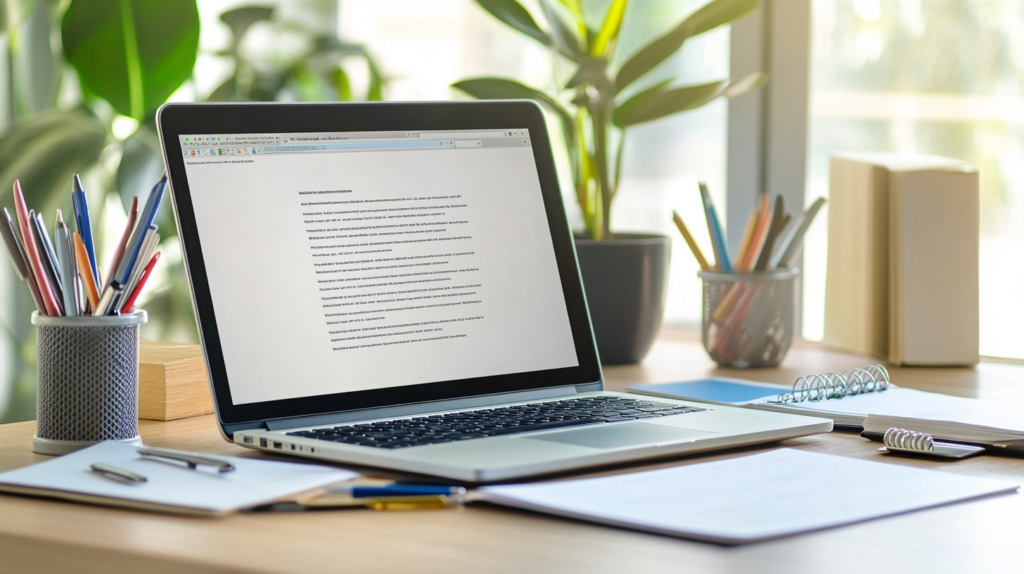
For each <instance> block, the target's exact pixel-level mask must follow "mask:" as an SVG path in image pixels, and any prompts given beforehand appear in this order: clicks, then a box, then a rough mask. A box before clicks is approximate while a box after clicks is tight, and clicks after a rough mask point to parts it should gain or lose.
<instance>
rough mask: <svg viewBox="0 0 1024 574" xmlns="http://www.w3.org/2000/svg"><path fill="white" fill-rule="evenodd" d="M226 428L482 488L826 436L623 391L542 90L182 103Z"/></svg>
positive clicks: (179, 192)
mask: <svg viewBox="0 0 1024 574" xmlns="http://www.w3.org/2000/svg"><path fill="white" fill-rule="evenodd" d="M158 124H159V132H160V139H161V144H162V148H163V152H164V160H165V165H166V169H167V174H168V176H169V180H170V188H171V197H172V199H173V202H172V204H173V206H174V215H175V217H176V219H177V223H178V229H179V232H180V237H181V243H182V249H183V252H184V260H185V266H186V269H187V272H188V278H189V283H190V287H191V293H192V300H193V303H194V308H195V313H196V321H197V323H198V327H199V335H200V338H201V341H202V346H203V350H204V353H205V358H206V363H207V369H208V373H209V378H210V383H211V386H212V390H213V397H214V404H215V406H216V412H217V419H218V423H219V426H220V430H221V432H222V433H223V436H224V438H226V439H227V440H228V441H231V442H234V443H236V444H239V445H241V446H244V447H248V448H253V449H258V450H263V451H268V452H273V453H284V454H289V455H295V456H300V457H309V458H313V459H321V460H327V461H334V462H339V463H350V464H359V465H370V466H375V467H381V468H386V469H393V470H397V471H403V472H410V473H418V474H424V475H432V476H436V477H443V478H446V479H451V480H457V481H463V482H472V483H486V482H496V481H506V480H510V479H515V478H520V477H526V476H533V475H539V474H546V473H554V472H560V471H567V470H572V469H581V468H586V467H593V466H597V465H605V464H610V463H622V462H626V461H634V460H643V459H650V458H654V457H665V456H669V455H678V454H681V453H692V452H700V451H709V450H713V449H722V448H725V447H734V446H737V445H747V444H753V443H761V442H768V441H778V440H781V439H786V438H791V437H797V436H802V435H809V434H814V433H822V432H828V431H830V430H831V428H832V422H831V421H830V420H828V419H821V418H813V417H806V416H797V415H788V414H779V413H770V412H760V411H753V410H746V409H740V408H732V407H725V406H714V405H707V404H700V403H691V402H687V401H680V400H671V399H660V398H659V399H653V398H651V397H646V396H642V395H631V394H627V393H618V392H608V391H605V390H604V386H603V381H602V375H601V366H600V361H599V358H598V353H597V349H596V347H595V343H594V336H593V330H592V328H591V324H590V319H589V315H588V312H587V303H586V300H585V297H584V291H583V287H582V284H581V281H580V274H579V269H578V267H577V262H576V255H575V250H574V246H573V237H572V233H571V231H570V228H569V225H568V223H567V219H566V213H565V209H564V206H563V197H562V192H561V190H560V188H559V180H558V177H557V175H556V171H555V163H554V160H553V157H552V147H551V141H550V138H549V134H548V131H547V129H546V126H545V119H544V116H543V114H542V112H541V109H540V108H539V107H538V106H537V105H536V104H535V103H532V102H529V101H487V102H441V103H336V104H335V103H330V104H177V103H174V104H167V105H165V106H163V107H162V108H161V109H160V110H159V113H158Z"/></svg>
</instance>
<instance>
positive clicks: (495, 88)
mask: <svg viewBox="0 0 1024 574" xmlns="http://www.w3.org/2000/svg"><path fill="white" fill-rule="evenodd" d="M452 87H453V88H455V89H458V90H462V91H463V92H466V93H467V94H469V95H471V96H473V97H474V98H477V99H480V100H508V99H511V100H517V99H527V100H535V101H537V102H539V103H540V104H541V105H543V106H544V107H546V108H547V109H549V110H551V111H552V112H554V113H555V114H556V115H557V116H558V120H559V121H560V122H561V123H562V131H563V132H564V133H565V138H566V142H567V144H568V145H569V147H570V149H572V147H573V146H574V145H575V141H576V130H575V128H574V127H573V120H572V116H571V115H570V114H569V111H568V110H566V109H565V107H564V106H563V105H562V104H560V103H558V100H556V99H555V98H553V97H551V96H550V95H548V94H546V93H544V92H542V91H540V90H538V89H537V88H531V87H530V86H527V85H524V84H520V83H519V82H515V81H512V80H506V79H504V78H472V79H469V80H462V81H459V82H455V83H454V84H452Z"/></svg>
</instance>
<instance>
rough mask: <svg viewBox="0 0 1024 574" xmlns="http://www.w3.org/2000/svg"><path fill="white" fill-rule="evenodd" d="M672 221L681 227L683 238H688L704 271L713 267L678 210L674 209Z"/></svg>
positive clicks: (687, 242) (691, 249)
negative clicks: (705, 257)
mask: <svg viewBox="0 0 1024 574" xmlns="http://www.w3.org/2000/svg"><path fill="white" fill-rule="evenodd" d="M672 221H674V222H675V223H676V227H678V228H679V233H682V234H683V239H685V240H686V244H687V245H689V246H690V251H692V252H693V256H694V257H696V258H697V263H698V264H700V268H701V269H703V270H704V271H708V270H709V269H711V266H710V265H708V260H707V259H704V254H703V253H701V252H700V247H697V242H696V241H694V240H693V236H692V235H690V230H689V229H687V228H686V224H685V223H683V218H682V217H679V214H678V213H676V211H675V210H674V209H673V210H672Z"/></svg>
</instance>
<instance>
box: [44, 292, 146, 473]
mask: <svg viewBox="0 0 1024 574" xmlns="http://www.w3.org/2000/svg"><path fill="white" fill-rule="evenodd" d="M145 322H146V312H145V311H135V312H134V313H129V314H127V315H121V316H116V317H48V316H45V315H40V314H39V313H38V312H37V313H32V324H34V325H35V326H36V341H37V354H38V369H39V377H38V396H37V398H36V419H37V421H36V436H35V437H33V439H32V450H33V451H34V452H38V453H40V454H65V453H68V452H71V451H74V450H78V449H80V448H84V447H87V446H89V445H92V444H95V443H97V442H100V441H104V440H117V441H125V442H132V443H139V444H141V442H142V441H141V439H140V438H139V423H138V419H139V325H141V324H142V323H145Z"/></svg>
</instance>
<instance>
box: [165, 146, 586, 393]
mask: <svg viewBox="0 0 1024 574" xmlns="http://www.w3.org/2000/svg"><path fill="white" fill-rule="evenodd" d="M528 142H529V140H528V139H527V140H525V142H524V143H523V144H521V147H482V148H456V147H454V146H451V147H447V148H445V149H385V150H359V151H352V150H347V151H337V152H330V151H328V152H322V151H321V152H313V153H278V154H268V155H253V156H246V155H241V156H226V157H219V156H215V157H186V158H185V166H186V172H187V174H188V182H189V186H190V190H191V197H192V203H193V205H194V208H195V214H196V222H197V225H198V229H199V237H200V241H201V244H202V250H203V257H204V260H205V269H206V272H207V275H208V277H209V284H210V292H211V296H212V299H213V305H214V313H215V315H216V319H217V327H218V330H219V334H220V343H221V346H222V348H223V352H224V361H225V364H226V367H227V373H228V379H229V384H230V388H231V394H232V399H233V401H234V403H235V404H245V403H253V402H262V401H271V400H278V399H289V398H295V397H308V396H316V395H324V394H332V393H339V392H349V391H361V390H368V389H380V388H387V387H398V386H403V385H413V384H422V383H431V382H439V381H452V380H459V379H468V378H474V377H485V376H493V375H502V374H512V373H525V372H533V371H540V370H548V369H557V368H565V367H574V366H577V365H578V364H579V363H578V359H577V356H576V348H575V344H574V342H573V337H572V331H571V327H570V324H569V317H568V312H567V310H566V305H565V299H564V296H563V294H562V287H561V281H560V279H559V275H558V269H557V266H556V262H555V253H554V247H553V245H552V242H551V232H550V230H549V226H548V222H547V214H546V212H545V209H544V205H543V200H542V195H541V188H540V180H539V177H538V174H537V168H536V166H535V164H534V158H533V149H532V147H530V145H529V143H528Z"/></svg>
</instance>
